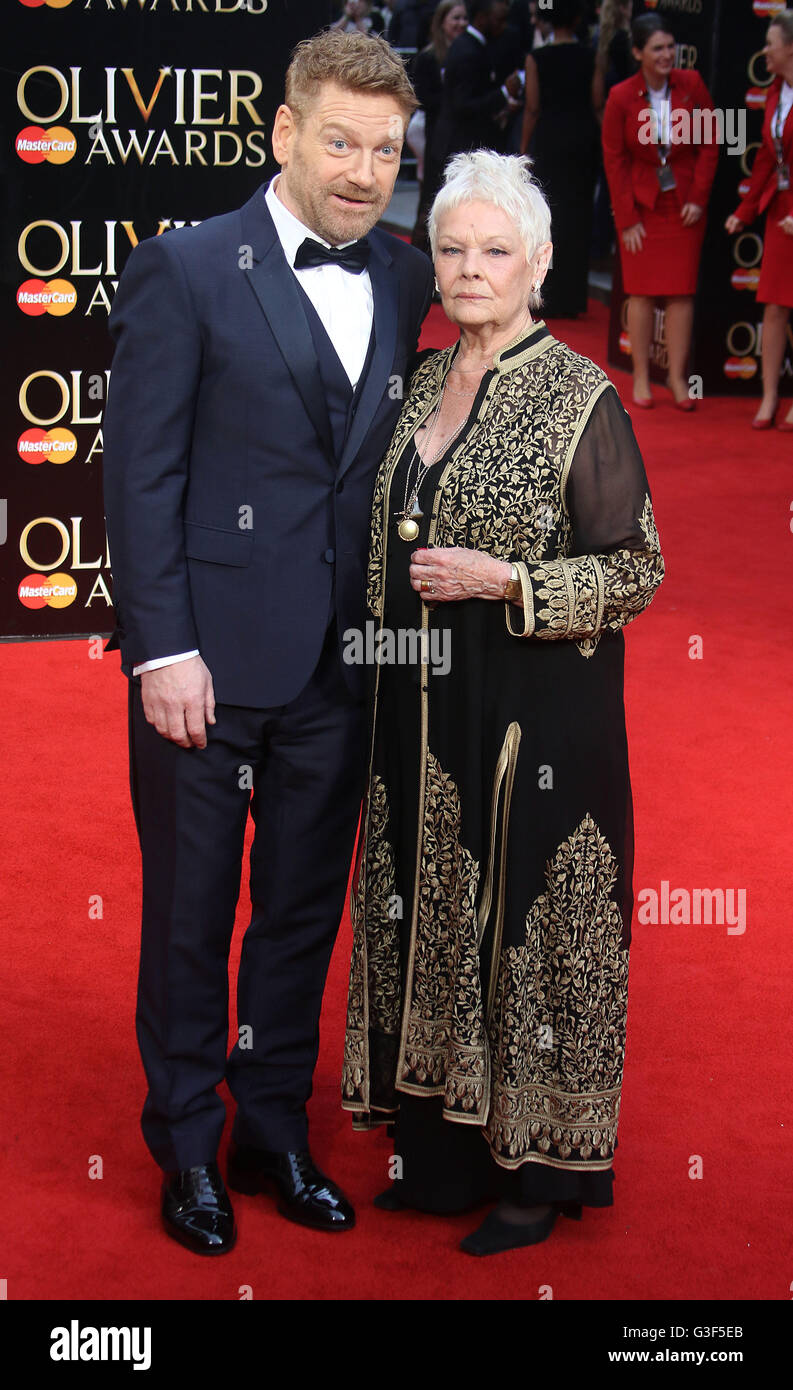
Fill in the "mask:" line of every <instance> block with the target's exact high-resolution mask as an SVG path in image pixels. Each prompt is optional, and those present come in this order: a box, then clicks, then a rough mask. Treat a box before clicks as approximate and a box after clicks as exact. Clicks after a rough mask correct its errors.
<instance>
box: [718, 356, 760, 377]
mask: <svg viewBox="0 0 793 1390" xmlns="http://www.w3.org/2000/svg"><path fill="white" fill-rule="evenodd" d="M724 375H725V376H728V377H730V378H731V380H733V381H751V379H752V377H753V376H757V362H756V360H755V358H754V357H728V358H727V361H726V362H725V363H724Z"/></svg>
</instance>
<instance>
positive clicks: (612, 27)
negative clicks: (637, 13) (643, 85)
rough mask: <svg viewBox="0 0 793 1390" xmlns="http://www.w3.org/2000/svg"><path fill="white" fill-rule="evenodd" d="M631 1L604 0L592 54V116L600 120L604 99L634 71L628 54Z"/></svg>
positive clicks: (633, 64) (631, 11)
mask: <svg viewBox="0 0 793 1390" xmlns="http://www.w3.org/2000/svg"><path fill="white" fill-rule="evenodd" d="M632 18H633V0H603V4H602V5H601V8H600V25H599V29H598V37H597V49H596V53H595V77H594V82H593V87H592V99H593V102H594V106H595V114H596V116H597V118H598V120H599V121H601V122H602V120H603V112H604V111H605V109H606V99H607V97H608V94H609V92H610V91H611V89H612V87H615V86H616V85H617V83H618V82H624V81H625V79H626V77H631V76H632V75H633V73H634V72H635V71H636V62H635V60H634V57H633V54H632V52H631V20H632Z"/></svg>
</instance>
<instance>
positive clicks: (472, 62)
mask: <svg viewBox="0 0 793 1390" xmlns="http://www.w3.org/2000/svg"><path fill="white" fill-rule="evenodd" d="M508 13H509V6H508V4H507V0H469V4H468V14H469V19H470V23H469V24H468V27H467V29H466V30H465V31H464V33H462V34H460V35H459V37H458V38H456V39H455V40H454V43H453V44H452V46H451V48H450V49H449V52H448V55H447V58H446V67H445V69H444V73H443V95H442V98H441V109H440V111H439V113H438V119H437V122H436V124H435V133H434V136H433V142H432V163H433V166H434V167H436V168H437V169H439V170H442V169H443V166H444V165H445V163H446V162H447V160H449V159H450V158H451V156H452V155H455V154H460V153H461V152H463V151H466V150H478V149H491V150H503V149H504V148H505V131H506V126H507V121H508V120H509V118H510V116H511V115H513V114H514V113H515V112H517V111H518V110H519V109H520V108H521V106H522V104H523V102H522V96H521V93H522V87H521V80H520V74H519V73H518V72H517V71H512V72H510V73H509V75H508V76H507V77H506V78H505V79H504V80H502V78H501V76H500V75H499V71H498V68H499V64H500V60H501V58H502V55H501V54H500V53H499V51H498V48H497V43H498V41H499V40H500V39H501V38H502V35H503V34H504V31H505V29H506V26H507V17H508Z"/></svg>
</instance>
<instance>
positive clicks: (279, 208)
mask: <svg viewBox="0 0 793 1390" xmlns="http://www.w3.org/2000/svg"><path fill="white" fill-rule="evenodd" d="M280 177H281V175H280V174H276V176H275V178H274V179H272V180H271V182H270V183H269V185H268V187H267V190H266V192H265V195H264V198H265V202H266V203H267V207H268V208H269V211H270V216H271V217H272V219H273V223H274V224H275V230H276V233H277V236H278V240H279V241H280V243H281V247H282V249H283V253H284V255H285V256H286V259H287V262H288V264H289V266H290V268H291V270H292V273H293V274H294V276H295V278H296V279H297V280H298V281H299V283H300V285H301V286H302V288H303V289H304V290H305V292H306V294H307V295H308V297H309V299H310V300H311V303H312V304H313V305H314V308H315V309H316V311H317V313H318V314H319V317H320V319H321V320H322V326H323V328H324V329H325V332H326V333H327V335H328V337H329V338H330V340H331V342H332V344H333V346H334V348H335V349H336V352H337V354H338V356H339V360H340V362H341V364H342V366H343V367H344V370H345V372H346V373H347V376H348V377H349V378H350V382H351V384H352V385H353V386H355V385H356V384H357V382H358V378H359V377H360V375H361V372H362V371H363V366H364V362H365V361H366V354H367V352H368V351H369V339H370V337H371V333H372V319H373V317H374V298H373V295H372V282H371V279H370V276H369V271H368V270H364V271H362V272H361V274H360V275H352V274H351V273H350V271H349V270H343V269H342V267H341V266H338V265H319V266H312V268H311V269H310V270H295V256H296V255H297V250H298V247H299V246H300V245H301V244H302V242H304V241H305V239H306V237H311V238H312V239H313V240H314V241H318V242H320V243H321V245H322V246H330V242H329V241H323V239H322V237H321V236H317V233H316V232H312V231H311V228H310V227H306V226H304V224H303V223H302V222H300V221H299V219H298V218H297V217H295V216H294V213H291V212H290V211H289V209H288V208H287V207H286V206H285V205H284V204H283V203H282V202H281V199H280V198H279V197H278V194H277V193H276V191H275V190H276V185H277V184H278V180H279V179H280ZM342 244H343V245H344V246H349V245H350V244H351V243H349V242H343V243H342ZM198 655H199V652H198V649H196V650H195V651H192V652H180V653H179V654H178V655H177V656H162V657H157V658H155V659H154V660H152V661H144V662H141V664H140V665H139V666H134V667H133V668H132V674H133V675H134V676H140V675H142V674H143V672H144V671H156V670H157V669H158V668H159V667H161V666H173V665H174V664H175V663H176V662H177V661H187V660H188V659H189V658H190V657H191V656H198Z"/></svg>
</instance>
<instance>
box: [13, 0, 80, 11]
mask: <svg viewBox="0 0 793 1390" xmlns="http://www.w3.org/2000/svg"><path fill="white" fill-rule="evenodd" d="M19 3H20V5H24V6H25V9H26V10H40V9H42V7H43V6H44V5H46V6H47V9H48V10H65V9H66V6H67V5H71V3H72V0H19Z"/></svg>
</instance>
